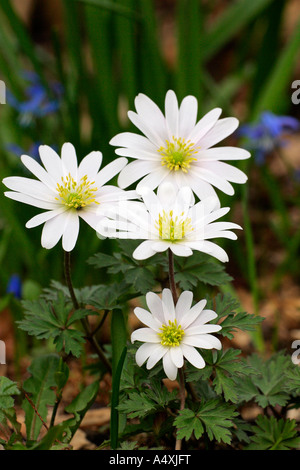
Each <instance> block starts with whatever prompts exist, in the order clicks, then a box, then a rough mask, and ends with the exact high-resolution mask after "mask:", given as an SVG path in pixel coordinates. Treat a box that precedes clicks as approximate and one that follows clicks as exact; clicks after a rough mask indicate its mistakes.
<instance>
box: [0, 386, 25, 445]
mask: <svg viewBox="0 0 300 470" xmlns="http://www.w3.org/2000/svg"><path fill="white" fill-rule="evenodd" d="M17 395H20V390H19V389H18V386H17V384H16V383H15V382H12V381H11V380H10V379H8V378H7V377H0V429H2V430H4V433H5V434H6V430H7V431H8V432H7V434H8V436H10V439H9V442H10V441H13V440H14V439H15V437H16V436H17V435H18V434H19V432H20V428H21V424H20V423H18V421H17V417H16V411H15V409H14V403H15V396H17ZM10 426H11V427H12V428H13V435H12V436H11V432H10V431H9V427H10ZM0 443H3V444H4V443H5V441H4V440H1V439H0Z"/></svg>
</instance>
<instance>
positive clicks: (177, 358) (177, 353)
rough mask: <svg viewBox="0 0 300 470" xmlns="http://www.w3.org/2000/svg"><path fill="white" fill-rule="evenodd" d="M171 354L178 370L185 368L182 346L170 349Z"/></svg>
mask: <svg viewBox="0 0 300 470" xmlns="http://www.w3.org/2000/svg"><path fill="white" fill-rule="evenodd" d="M170 354H171V358H172V362H173V363H174V364H175V366H176V367H178V369H180V368H181V367H183V362H184V361H183V354H182V350H181V347H180V346H177V347H176V346H173V347H171V348H170Z"/></svg>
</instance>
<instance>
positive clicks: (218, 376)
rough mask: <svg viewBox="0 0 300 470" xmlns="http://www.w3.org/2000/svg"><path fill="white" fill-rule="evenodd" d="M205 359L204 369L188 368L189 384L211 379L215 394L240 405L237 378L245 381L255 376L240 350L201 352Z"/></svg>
mask: <svg viewBox="0 0 300 470" xmlns="http://www.w3.org/2000/svg"><path fill="white" fill-rule="evenodd" d="M201 354H202V356H203V357H204V359H205V362H206V366H205V368H204V369H196V368H195V367H192V366H189V367H188V368H187V382H194V383H197V382H198V381H199V380H208V379H210V378H211V380H212V386H213V390H214V392H215V393H216V394H217V395H218V396H222V395H223V396H224V399H225V400H226V401H231V402H232V403H238V401H239V395H238V390H237V387H236V384H235V378H239V379H240V380H241V381H243V380H245V379H246V377H247V376H248V375H249V374H255V370H254V369H253V368H251V367H250V366H249V365H248V364H247V363H246V361H245V360H244V359H243V358H242V357H241V356H240V354H241V351H240V350H238V349H227V350H225V351H223V350H221V351H216V352H212V351H201Z"/></svg>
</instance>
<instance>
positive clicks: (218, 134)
mask: <svg viewBox="0 0 300 470" xmlns="http://www.w3.org/2000/svg"><path fill="white" fill-rule="evenodd" d="M135 107H136V113H135V112H132V111H129V112H128V116H129V119H130V120H131V121H132V123H133V124H134V125H135V126H136V127H137V128H138V129H139V130H140V131H141V132H142V133H143V134H144V136H142V135H140V134H134V133H129V132H124V133H121V134H118V135H117V136H115V137H114V138H113V139H112V140H111V141H110V143H111V144H112V145H114V146H116V147H118V148H117V149H116V150H115V152H116V154H117V155H119V156H120V157H119V158H117V159H115V160H114V161H112V162H111V163H109V164H108V165H107V166H106V167H104V168H102V169H101V170H100V171H99V169H100V167H101V163H102V154H101V152H92V153H90V154H89V155H87V156H86V157H85V158H83V160H82V161H81V163H80V164H79V166H78V162H77V156H76V151H75V148H74V147H73V145H72V144H71V143H65V144H64V145H63V147H62V151H61V158H60V157H59V155H58V154H57V153H56V152H55V151H54V150H52V148H50V147H48V146H46V145H42V146H40V148H39V153H40V159H41V162H42V164H43V166H44V167H43V166H42V165H40V164H39V163H38V162H37V161H36V160H34V159H33V158H31V157H29V156H26V155H23V156H22V157H21V160H22V162H23V164H24V165H25V166H26V168H27V169H28V170H29V171H30V172H31V173H33V175H34V176H36V178H38V180H33V179H30V178H25V177H8V178H5V179H4V180H3V183H4V184H5V186H6V187H7V188H8V189H10V190H11V191H8V192H5V195H6V196H7V197H9V198H11V199H14V200H16V201H19V202H23V203H25V204H29V205H32V206H35V207H38V208H40V209H45V210H46V211H45V212H42V213H40V214H38V215H36V216H35V217H33V218H32V219H30V220H29V221H28V222H27V224H26V227H27V228H32V227H36V226H38V225H41V224H44V226H43V230H42V239H41V243H42V246H43V247H44V248H48V249H50V248H52V247H54V246H55V245H56V244H57V243H58V241H59V240H60V239H61V238H62V246H63V249H64V250H65V251H67V252H69V251H71V250H73V248H74V247H75V244H76V241H77V238H78V233H79V219H80V218H81V219H83V220H84V221H85V222H87V223H88V224H89V225H90V226H91V227H92V228H93V229H94V230H96V232H97V233H98V234H100V235H101V236H104V237H112V238H132V239H140V240H142V242H141V244H140V245H139V246H138V247H137V249H136V250H135V251H134V253H133V257H134V258H136V259H139V260H141V259H147V258H149V257H151V256H152V255H154V254H155V253H157V252H163V251H165V250H167V249H170V250H171V251H172V252H173V253H174V254H175V255H177V256H190V255H192V253H193V250H198V251H201V252H204V253H207V254H209V255H211V256H214V257H215V258H217V259H219V260H220V261H222V262H225V261H228V257H227V254H226V252H225V251H224V250H223V249H222V248H221V247H219V246H218V245H217V244H216V243H213V242H212V241H210V240H211V239H215V238H219V237H225V238H230V239H235V238H236V235H235V234H234V233H233V232H232V231H231V229H240V228H241V227H239V226H238V225H237V224H234V223H231V222H217V220H218V219H220V218H221V217H223V216H224V215H225V214H226V213H227V212H228V211H229V208H221V207H220V201H219V198H218V196H217V193H216V190H215V188H217V189H218V190H220V191H223V192H224V193H226V194H228V195H233V194H234V189H233V186H232V184H231V183H240V184H241V183H245V182H246V180H247V177H246V175H245V174H244V173H243V172H242V171H241V170H239V169H237V168H236V167H234V166H232V165H229V164H228V163H224V161H230V160H243V159H246V158H249V157H250V154H249V152H247V151H246V150H244V149H241V148H236V147H228V146H227V147H214V145H215V144H218V143H219V142H220V141H221V140H223V139H224V138H226V137H228V136H229V135H230V134H232V133H233V132H234V131H235V130H236V128H237V127H238V120H237V119H235V118H225V119H219V117H220V115H221V112H222V111H221V109H219V108H216V109H213V110H212V111H210V112H209V113H207V114H206V115H205V116H204V117H203V118H202V119H200V120H199V121H198V122H197V99H196V98H195V97H193V96H187V97H185V98H184V99H183V101H182V103H181V105H180V106H178V102H177V98H176V95H175V93H174V92H173V91H171V90H169V91H168V92H167V94H166V99H165V115H164V114H163V113H162V111H161V110H160V109H159V108H158V107H157V105H156V104H155V103H154V102H153V101H152V100H151V99H149V98H148V97H147V96H145V95H143V94H139V95H138V96H137V97H136V100H135ZM125 157H129V158H133V159H134V161H132V162H131V163H128V160H127V158H125ZM116 175H119V176H118V187H117V186H114V185H107V184H106V183H107V182H108V181H110V180H111V179H113V178H114V177H115V176H116ZM138 180H140V181H139V183H138V184H137V187H136V190H132V191H128V190H127V191H126V190H125V188H127V187H129V186H131V185H132V184H133V183H135V182H136V181H138ZM156 188H157V191H156V193H155V190H156ZM196 198H198V199H199V201H198V202H197V201H196ZM192 300H193V294H192V293H191V292H188V291H186V292H182V294H181V295H180V297H179V299H178V302H177V304H176V306H175V305H174V299H173V298H172V294H171V291H170V290H168V289H165V290H164V291H163V293H162V299H160V298H159V297H158V296H157V295H155V294H153V293H151V292H150V293H148V294H147V305H148V307H149V309H150V312H151V313H149V312H147V311H146V310H143V309H141V308H136V309H135V314H136V316H137V317H138V318H139V319H140V320H141V322H142V323H144V324H145V325H146V326H147V328H141V329H139V330H136V331H134V333H133V334H132V341H135V340H138V341H141V342H143V343H144V344H143V345H142V346H141V347H140V348H139V349H138V351H137V354H136V360H137V363H138V364H139V365H142V364H143V363H144V362H145V361H146V360H147V368H149V369H150V368H151V367H153V366H154V365H155V364H156V363H157V362H158V361H159V360H160V359H162V360H163V367H164V370H165V373H166V375H167V376H168V377H169V378H170V379H171V380H174V379H175V378H176V375H177V369H178V368H181V367H182V366H183V362H184V358H185V359H186V360H188V361H189V362H191V363H192V364H193V365H194V366H195V367H198V368H202V367H204V365H205V363H204V360H203V358H202V357H201V355H200V353H199V352H198V351H197V350H196V349H195V348H204V349H205V348H206V349H211V348H216V349H220V347H221V343H220V341H219V340H218V339H217V338H215V337H214V336H212V335H211V334H210V333H213V332H216V331H219V330H220V329H221V327H220V326H218V325H215V324H213V325H207V324H206V323H207V322H209V321H210V320H212V319H214V318H215V317H216V316H217V314H216V313H215V312H212V311H211V310H204V307H205V301H203V300H202V301H200V302H198V303H197V304H196V305H194V306H193V307H192V306H191V305H192Z"/></svg>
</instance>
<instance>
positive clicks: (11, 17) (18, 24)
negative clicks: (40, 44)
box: [0, 0, 50, 91]
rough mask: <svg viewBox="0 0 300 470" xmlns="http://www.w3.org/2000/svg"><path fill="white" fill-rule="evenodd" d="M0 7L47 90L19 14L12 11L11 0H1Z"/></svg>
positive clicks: (32, 46)
mask: <svg viewBox="0 0 300 470" xmlns="http://www.w3.org/2000/svg"><path fill="white" fill-rule="evenodd" d="M0 8H1V9H2V11H3V12H4V14H5V15H6V17H7V19H8V21H9V24H10V26H11V29H12V30H13V32H14V34H15V36H16V37H17V38H18V43H19V44H20V47H21V48H22V49H23V52H24V53H25V55H26V56H27V58H28V59H29V60H30V61H31V63H32V65H33V67H34V69H35V71H36V73H37V74H38V75H39V77H40V79H41V82H42V83H43V85H44V87H45V88H46V89H47V90H48V91H50V90H49V85H48V83H47V80H46V79H45V76H44V73H43V68H42V66H41V64H40V62H39V60H38V58H37V54H36V50H35V47H34V45H33V42H32V41H31V38H30V36H29V34H28V32H27V30H26V28H25V27H24V25H23V23H22V21H21V20H20V18H19V16H18V15H17V14H16V12H15V11H14V9H13V7H12V5H11V2H10V1H9V0H3V1H2V2H1V4H0Z"/></svg>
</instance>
